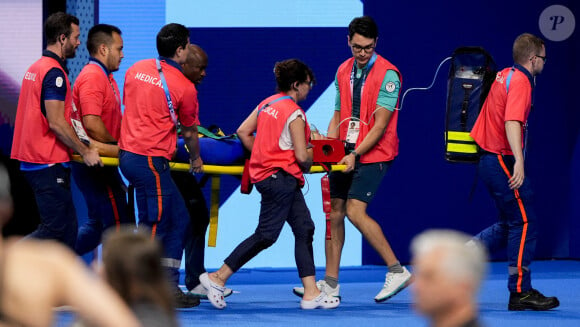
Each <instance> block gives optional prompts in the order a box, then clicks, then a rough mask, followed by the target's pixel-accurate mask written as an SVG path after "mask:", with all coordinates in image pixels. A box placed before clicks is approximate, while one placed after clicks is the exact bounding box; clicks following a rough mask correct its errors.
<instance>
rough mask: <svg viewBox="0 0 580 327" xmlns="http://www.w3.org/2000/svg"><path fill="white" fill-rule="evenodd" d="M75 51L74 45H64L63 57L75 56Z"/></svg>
mask: <svg viewBox="0 0 580 327" xmlns="http://www.w3.org/2000/svg"><path fill="white" fill-rule="evenodd" d="M76 52H77V49H76V48H75V47H74V46H72V45H70V46H66V47H65V48H64V58H65V59H69V58H74V57H75V56H76Z"/></svg>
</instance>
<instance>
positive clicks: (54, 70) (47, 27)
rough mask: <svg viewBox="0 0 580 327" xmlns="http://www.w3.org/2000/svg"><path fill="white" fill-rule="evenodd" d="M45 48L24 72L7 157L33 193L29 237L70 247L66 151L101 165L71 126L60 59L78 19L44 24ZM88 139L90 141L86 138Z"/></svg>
mask: <svg viewBox="0 0 580 327" xmlns="http://www.w3.org/2000/svg"><path fill="white" fill-rule="evenodd" d="M44 33H45V35H46V40H47V46H46V50H44V51H43V53H42V58H40V59H39V60H38V61H37V62H35V63H34V64H33V65H32V66H30V68H28V70H27V71H26V73H25V74H24V79H23V80H22V88H21V91H20V98H19V99H18V109H17V112H16V122H15V126H14V139H13V142H12V153H11V157H12V159H16V160H19V161H20V169H21V170H22V171H23V172H24V175H25V177H26V179H27V181H28V183H29V184H30V186H31V187H32V190H33V191H34V195H35V198H36V203H37V205H38V210H39V213H40V225H39V226H38V228H37V229H36V230H35V231H34V232H32V233H31V234H30V236H31V237H35V238H40V239H55V240H58V241H60V242H62V243H64V244H66V245H67V246H69V247H70V248H71V249H74V247H75V243H76V239H77V217H76V212H75V208H74V205H73V199H72V194H71V189H70V164H69V161H70V152H71V149H72V150H74V151H75V152H77V153H79V154H80V155H81V156H82V159H83V162H84V163H85V164H86V165H87V166H99V165H100V166H102V162H101V159H100V158H99V153H98V151H97V149H96V148H93V147H89V146H88V145H86V144H85V143H83V142H82V141H81V140H80V139H79V138H78V137H77V135H76V134H75V131H74V130H73V128H72V127H71V125H70V114H71V111H72V89H71V86H70V82H69V79H68V70H67V68H66V62H65V60H66V59H67V58H73V57H74V56H75V53H76V49H77V48H78V46H79V45H80V41H79V36H80V29H79V20H78V18H76V17H75V16H72V15H69V14H65V13H63V12H58V13H55V14H52V15H50V16H49V17H48V18H47V20H46V22H45V24H44ZM86 141H90V140H86Z"/></svg>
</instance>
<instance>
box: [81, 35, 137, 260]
mask: <svg viewBox="0 0 580 327" xmlns="http://www.w3.org/2000/svg"><path fill="white" fill-rule="evenodd" d="M87 49H88V51H89V54H90V56H91V57H90V58H89V63H88V64H87V65H86V66H85V67H84V68H83V70H82V71H81V72H80V74H79V76H78V77H77V79H76V81H75V84H74V87H73V103H74V105H75V107H76V110H78V112H79V116H80V117H81V120H82V124H83V126H84V129H85V131H86V133H87V134H88V136H89V137H91V138H92V139H93V140H96V141H99V142H102V143H105V144H109V145H110V147H109V148H111V149H112V151H109V152H105V151H101V153H100V154H101V155H106V156H109V157H116V156H118V152H119V147H118V146H117V140H118V139H119V134H120V132H121V96H120V93H119V87H118V86H117V82H116V81H115V78H114V77H113V72H114V71H117V70H119V66H120V64H121V59H123V38H122V37H121V30H120V29H119V28H118V27H116V26H112V25H107V24H98V25H95V26H93V27H92V28H91V29H90V30H89V34H88V37H87ZM72 174H73V177H74V180H75V183H76V184H77V186H78V188H79V190H80V191H81V192H82V194H83V198H84V199H85V202H86V204H87V209H88V220H87V221H86V223H85V224H84V225H83V226H81V227H80V228H79V232H78V237H77V242H76V246H75V250H76V252H77V253H78V254H79V255H83V254H85V253H87V252H89V251H92V250H94V249H95V248H96V247H97V246H98V245H99V244H100V243H101V236H102V233H103V231H104V230H106V229H107V228H109V227H113V226H115V228H117V229H118V228H119V227H120V226H121V224H124V223H128V222H129V218H128V215H127V194H126V192H125V190H124V185H123V181H122V179H121V176H120V174H119V170H118V169H117V167H98V168H93V167H87V166H86V165H83V164H81V163H78V162H72Z"/></svg>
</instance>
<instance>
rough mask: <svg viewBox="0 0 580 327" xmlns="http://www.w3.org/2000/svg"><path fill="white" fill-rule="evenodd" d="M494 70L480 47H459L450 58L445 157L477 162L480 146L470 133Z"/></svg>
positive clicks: (495, 71)
mask: <svg viewBox="0 0 580 327" xmlns="http://www.w3.org/2000/svg"><path fill="white" fill-rule="evenodd" d="M496 73H497V67H496V64H495V62H494V60H493V58H492V57H491V55H490V54H489V53H487V51H485V50H484V49H483V48H481V47H460V48H457V49H455V51H454V52H453V55H452V57H451V68H450V70H449V79H448V84H447V112H446V115H445V116H446V119H445V159H446V160H447V161H450V162H466V163H476V162H478V161H479V147H478V146H477V144H476V143H475V141H474V140H473V139H472V138H471V136H469V133H470V132H471V129H472V128H473V125H474V124H475V121H476V120H477V116H478V115H479V112H480V110H481V107H482V106H483V103H484V102H485V98H486V97H487V94H488V93H489V89H490V87H491V84H492V83H493V81H494V79H495V75H496Z"/></svg>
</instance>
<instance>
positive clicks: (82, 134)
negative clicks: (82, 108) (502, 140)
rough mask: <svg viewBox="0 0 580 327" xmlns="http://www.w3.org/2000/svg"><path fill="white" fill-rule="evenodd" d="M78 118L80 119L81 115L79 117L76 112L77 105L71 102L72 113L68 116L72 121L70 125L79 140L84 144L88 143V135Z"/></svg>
mask: <svg viewBox="0 0 580 327" xmlns="http://www.w3.org/2000/svg"><path fill="white" fill-rule="evenodd" d="M80 119H81V117H80V114H79V112H78V109H77V106H75V104H74V102H73V104H72V113H71V118H70V121H71V123H72V127H73V129H74V130H75V133H76V134H77V136H78V138H79V140H81V142H83V143H84V144H86V145H88V144H89V143H90V141H89V136H88V135H87V132H86V131H85V128H84V126H83V123H82V122H81V121H80Z"/></svg>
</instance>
